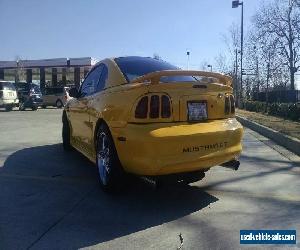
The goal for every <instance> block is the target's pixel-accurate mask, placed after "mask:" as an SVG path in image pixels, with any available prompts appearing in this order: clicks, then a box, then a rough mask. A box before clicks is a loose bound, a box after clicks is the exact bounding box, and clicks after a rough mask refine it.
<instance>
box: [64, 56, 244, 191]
mask: <svg viewBox="0 0 300 250" xmlns="http://www.w3.org/2000/svg"><path fill="white" fill-rule="evenodd" d="M69 94H70V96H71V97H73V98H72V99H71V100H70V101H69V102H68V103H67V104H66V106H65V109H64V111H63V117H62V121H63V130H62V137H63V146H64V148H65V149H66V150H69V149H71V148H76V149H77V150H78V151H80V152H81V153H82V154H84V155H85V156H86V157H88V158H89V159H90V160H91V161H93V162H94V163H95V164H96V165H97V167H98V170H99V171H98V172H99V180H100V184H101V186H102V187H103V188H104V189H105V190H110V189H112V188H114V187H116V186H117V185H118V184H119V183H121V180H122V178H123V177H124V174H125V173H131V174H135V175H139V176H143V177H145V178H153V179H156V178H159V177H166V176H169V177H170V176H173V177H176V179H177V180H185V181H189V182H191V181H196V180H199V179H201V178H203V177H204V172H205V171H207V170H208V169H209V168H211V167H213V166H217V165H220V164H224V163H225V165H226V164H227V165H229V166H230V165H232V166H237V165H236V162H237V161H235V159H236V158H237V157H238V156H239V154H240V153H241V150H242V145H241V139H242V133H243V129H242V126H241V125H240V123H239V122H237V120H236V119H235V106H234V98H233V95H232V87H231V78H230V77H228V76H225V75H222V74H218V73H211V72H202V71H185V70H180V69H178V68H177V67H175V66H173V65H171V64H169V63H166V62H164V61H161V60H157V59H153V58H147V57H119V58H114V59H105V60H103V61H100V62H99V63H97V64H96V65H95V66H94V67H93V68H92V69H91V71H90V72H89V74H88V75H87V76H86V78H85V80H84V81H83V83H82V85H81V87H80V89H79V90H77V89H75V88H73V89H71V90H70V93H69Z"/></svg>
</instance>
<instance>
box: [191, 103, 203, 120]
mask: <svg viewBox="0 0 300 250" xmlns="http://www.w3.org/2000/svg"><path fill="white" fill-rule="evenodd" d="M206 119H207V103H206V101H194V102H188V120H189V121H203V120H206Z"/></svg>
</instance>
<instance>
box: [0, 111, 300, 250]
mask: <svg viewBox="0 0 300 250" xmlns="http://www.w3.org/2000/svg"><path fill="white" fill-rule="evenodd" d="M61 113H62V110H58V109H46V110H42V109H39V110H38V111H29V110H28V111H23V112H20V111H12V112H1V111H0V249H78V248H92V249H176V248H177V247H179V245H180V240H179V236H178V235H179V234H181V235H182V237H183V249H238V248H241V245H240V243H239V231H240V230H241V229H296V230H297V239H298V244H297V246H298V247H300V244H299V239H300V234H299V232H300V165H298V164H296V163H295V162H297V161H299V157H296V156H295V155H293V154H291V153H290V152H288V151H286V150H284V149H283V148H281V147H279V146H277V145H276V144H274V143H272V141H270V140H268V139H266V138H264V137H262V136H260V135H258V134H257V133H255V132H253V131H251V130H248V129H246V130H245V135H244V151H243V154H242V156H241V159H240V160H241V167H240V170H238V171H232V170H229V169H226V168H222V167H216V168H214V169H212V170H210V171H209V172H208V173H207V176H206V178H205V179H204V180H203V181H201V182H197V183H194V184H193V185H190V186H185V187H184V186H168V187H165V188H163V189H161V190H156V191H155V190H152V189H151V187H149V186H148V185H146V184H144V183H142V182H139V181H136V183H133V184H132V185H131V186H130V187H128V188H127V189H126V190H124V192H123V193H122V194H119V195H107V194H104V193H103V192H102V191H101V190H100V188H99V186H98V183H97V176H96V168H95V167H94V166H93V165H92V164H91V163H90V162H89V161H88V160H86V159H85V158H84V157H83V156H81V155H80V154H79V153H76V152H70V153H65V152H64V151H63V149H62V145H61V136H60V135H61ZM260 247H261V248H263V246H260ZM264 247H265V248H267V249H272V248H273V247H274V246H264ZM288 247H289V246H281V249H282V248H288ZM255 248H257V246H255ZM291 248H292V249H294V247H291Z"/></svg>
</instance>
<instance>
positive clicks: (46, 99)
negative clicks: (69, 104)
mask: <svg viewBox="0 0 300 250" xmlns="http://www.w3.org/2000/svg"><path fill="white" fill-rule="evenodd" d="M50 94H51V89H45V91H44V95H43V103H44V105H50V103H49V96H50Z"/></svg>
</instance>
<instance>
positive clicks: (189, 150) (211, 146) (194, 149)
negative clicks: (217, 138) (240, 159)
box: [182, 141, 228, 153]
mask: <svg viewBox="0 0 300 250" xmlns="http://www.w3.org/2000/svg"><path fill="white" fill-rule="evenodd" d="M227 145H228V142H227V141H224V142H217V143H214V144H207V145H201V146H192V147H185V148H183V150H182V153H192V152H198V151H201V150H205V151H206V150H211V149H221V148H226V147H227Z"/></svg>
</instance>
